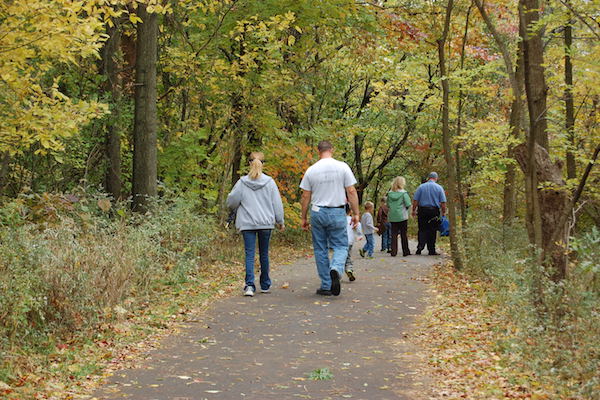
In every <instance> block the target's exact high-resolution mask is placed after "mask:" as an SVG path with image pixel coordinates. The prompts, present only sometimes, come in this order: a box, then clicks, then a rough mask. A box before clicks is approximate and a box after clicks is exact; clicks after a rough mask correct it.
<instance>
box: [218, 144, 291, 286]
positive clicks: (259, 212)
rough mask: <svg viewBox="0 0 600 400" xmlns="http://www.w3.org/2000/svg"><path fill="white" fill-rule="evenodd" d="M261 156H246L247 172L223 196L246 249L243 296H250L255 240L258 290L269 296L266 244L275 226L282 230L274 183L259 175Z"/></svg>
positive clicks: (279, 198) (267, 248)
mask: <svg viewBox="0 0 600 400" xmlns="http://www.w3.org/2000/svg"><path fill="white" fill-rule="evenodd" d="M263 160H264V155H263V153H259V152H253V153H251V154H250V172H249V173H248V175H246V176H243V177H242V178H240V180H238V181H237V183H236V184H235V185H234V186H233V189H232V190H231V193H229V196H227V206H228V207H229V208H230V209H235V210H237V212H236V218H235V226H236V228H237V229H238V230H239V231H240V232H241V233H242V236H243V237H244V247H245V250H246V279H245V282H246V284H245V286H244V296H254V293H255V292H256V286H255V284H254V254H255V251H256V239H257V237H258V251H259V259H260V288H261V292H262V293H269V291H270V289H271V279H270V278H269V242H270V240H271V233H272V231H273V228H274V227H275V225H277V226H278V227H279V229H280V230H283V229H284V219H283V203H282V202H281V196H280V195H279V189H278V188H277V184H276V183H275V181H274V180H273V178H271V177H270V176H268V175H265V174H263V173H262V168H263Z"/></svg>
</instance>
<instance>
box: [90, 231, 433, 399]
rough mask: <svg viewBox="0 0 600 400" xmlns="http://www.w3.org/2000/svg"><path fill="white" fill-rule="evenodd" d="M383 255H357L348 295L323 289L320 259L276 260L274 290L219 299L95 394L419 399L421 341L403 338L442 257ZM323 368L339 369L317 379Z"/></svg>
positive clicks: (346, 286) (344, 285) (344, 284)
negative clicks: (416, 344) (320, 292)
mask: <svg viewBox="0 0 600 400" xmlns="http://www.w3.org/2000/svg"><path fill="white" fill-rule="evenodd" d="M355 247H356V248H358V247H359V244H357V245H356V246H355ZM411 247H414V243H411ZM355 252H356V249H355ZM375 256H376V257H375V258H374V259H371V260H367V259H362V258H360V256H358V254H355V255H354V261H355V262H354V264H355V272H356V276H357V280H356V281H354V282H352V283H349V282H348V281H347V278H345V277H344V280H343V282H342V293H341V295H340V296H339V297H322V296H317V295H316V294H315V290H316V288H317V287H318V286H319V282H318V278H317V275H316V267H315V265H314V259H313V258H312V257H311V258H309V259H304V260H301V261H298V262H296V263H294V264H291V265H287V266H282V267H278V268H276V269H275V270H274V272H273V276H272V279H273V291H272V293H270V294H260V293H257V294H256V295H255V296H254V297H252V298H249V297H243V296H241V288H240V291H239V292H236V294H235V295H234V296H232V297H230V298H227V299H223V300H219V301H218V302H216V303H215V304H214V305H213V306H212V307H211V308H210V309H209V311H208V312H207V314H206V315H205V316H203V317H201V320H200V321H198V322H196V323H190V324H188V326H186V328H185V329H183V331H182V333H181V334H179V335H175V336H172V337H170V338H168V339H166V340H165V341H164V343H163V345H162V348H160V349H158V350H155V351H152V352H151V353H150V357H149V358H148V360H146V361H145V362H144V363H143V364H144V367H142V368H140V369H133V370H127V371H120V372H117V373H116V374H115V375H114V376H113V377H112V378H110V379H109V381H108V382H107V384H105V385H104V386H103V387H101V388H100V390H98V391H97V392H96V393H95V397H96V398H98V399H107V400H108V399H135V400H152V399H157V400H159V399H160V400H167V399H171V400H188V399H189V400H192V399H193V400H202V399H319V400H322V399H368V400H375V399H377V400H379V399H418V398H419V397H418V396H417V395H416V394H415V393H417V392H418V391H419V386H418V385H419V383H418V381H417V377H416V362H415V361H410V359H411V357H410V354H412V353H414V352H415V350H416V349H414V348H409V346H408V345H407V344H403V342H402V341H401V340H400V339H401V338H402V337H403V335H404V334H405V332H408V331H409V330H410V329H411V323H412V321H413V317H414V316H415V315H417V314H419V313H421V312H422V311H423V309H424V307H425V303H424V301H423V300H424V294H425V290H426V285H425V284H424V283H423V282H422V281H421V280H420V279H419V278H421V277H424V276H426V275H427V274H428V273H429V270H430V267H431V266H432V265H433V264H435V263H436V262H439V260H440V258H439V257H429V256H410V257H395V258H392V257H390V256H389V255H388V254H385V253H381V252H377V253H376V254H375ZM241 274H242V271H240V276H241ZM284 282H286V283H289V287H288V288H287V289H283V288H282V286H283V283H284ZM322 368H328V369H329V371H330V372H331V374H333V377H332V378H331V379H328V380H310V379H309V375H310V374H311V372H312V371H314V370H316V369H322ZM415 383H416V385H415Z"/></svg>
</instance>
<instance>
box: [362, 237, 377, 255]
mask: <svg viewBox="0 0 600 400" xmlns="http://www.w3.org/2000/svg"><path fill="white" fill-rule="evenodd" d="M365 240H366V241H367V243H365V247H363V250H364V251H365V252H366V253H367V255H368V256H369V257H373V252H374V251H375V238H373V234H372V233H367V234H366V235H365Z"/></svg>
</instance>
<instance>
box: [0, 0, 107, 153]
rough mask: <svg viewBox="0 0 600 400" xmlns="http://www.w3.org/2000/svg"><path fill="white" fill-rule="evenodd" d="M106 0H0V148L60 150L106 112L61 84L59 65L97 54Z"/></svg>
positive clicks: (3, 151)
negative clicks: (72, 95)
mask: <svg viewBox="0 0 600 400" xmlns="http://www.w3.org/2000/svg"><path fill="white" fill-rule="evenodd" d="M105 3H108V2H105V1H103V0H98V1H75V0H27V1H2V2H0V20H1V21H2V25H1V27H0V152H1V153H6V152H8V153H10V154H17V153H20V152H22V151H23V150H25V149H27V148H30V147H31V146H32V145H34V144H37V145H39V146H38V150H37V151H38V152H48V151H55V150H60V149H61V148H62V141H63V139H65V138H67V137H69V136H72V135H75V134H76V133H77V132H78V131H79V129H80V127H81V126H82V125H84V124H86V123H88V122H89V121H90V120H92V119H93V118H96V117H98V116H101V115H103V114H104V113H106V112H107V108H106V106H104V105H102V104H99V103H97V102H95V101H74V100H72V99H70V98H68V97H67V96H65V95H64V94H63V93H61V91H60V90H59V83H60V75H58V74H57V73H56V70H57V67H60V66H62V65H69V64H75V63H77V62H78V61H79V60H81V59H84V58H88V57H97V56H98V51H99V49H100V48H101V46H102V41H103V39H104V35H103V31H104V23H103V19H104V18H103V16H104V14H105V13H106V9H105V7H104V6H107V4H105Z"/></svg>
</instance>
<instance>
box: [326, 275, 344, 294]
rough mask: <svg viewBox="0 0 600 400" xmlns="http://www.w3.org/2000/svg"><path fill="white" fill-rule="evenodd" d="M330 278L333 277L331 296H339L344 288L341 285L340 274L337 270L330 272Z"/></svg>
mask: <svg viewBox="0 0 600 400" xmlns="http://www.w3.org/2000/svg"><path fill="white" fill-rule="evenodd" d="M329 276H331V294H332V295H334V296H339V295H340V292H341V291H342V286H341V285H340V274H338V272H337V271H336V270H335V269H332V270H331V271H329Z"/></svg>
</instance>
